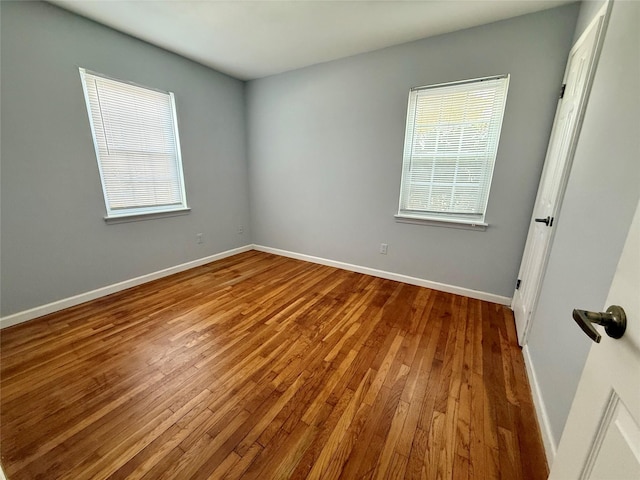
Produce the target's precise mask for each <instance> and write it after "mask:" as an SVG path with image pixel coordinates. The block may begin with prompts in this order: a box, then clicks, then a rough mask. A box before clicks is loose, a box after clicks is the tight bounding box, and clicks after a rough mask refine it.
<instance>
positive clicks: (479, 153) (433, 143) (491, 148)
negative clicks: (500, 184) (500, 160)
mask: <svg viewBox="0 0 640 480" xmlns="http://www.w3.org/2000/svg"><path fill="white" fill-rule="evenodd" d="M508 84H509V77H508V76H500V77H489V78H483V79H479V80H469V81H464V82H456V83H450V84H444V85H434V86H430V87H419V88H413V89H411V91H410V93H409V106H408V111H407V126H406V132H405V142H404V155H403V164H402V183H401V188H400V207H399V211H398V216H399V217H413V218H424V219H434V220H446V221H456V222H460V223H470V224H473V223H483V222H484V216H485V210H486V206H487V201H488V198H489V188H490V186H491V177H492V175H493V166H494V163H495V159H496V153H497V150H498V141H499V139H500V129H501V126H502V117H503V114H504V107H505V102H506V97H507V88H508Z"/></svg>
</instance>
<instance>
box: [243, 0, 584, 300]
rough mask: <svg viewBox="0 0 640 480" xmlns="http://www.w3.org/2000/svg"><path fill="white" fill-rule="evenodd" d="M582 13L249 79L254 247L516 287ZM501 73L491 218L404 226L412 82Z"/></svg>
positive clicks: (477, 285)
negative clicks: (475, 223)
mask: <svg viewBox="0 0 640 480" xmlns="http://www.w3.org/2000/svg"><path fill="white" fill-rule="evenodd" d="M577 15H578V6H577V5H576V4H571V5H568V6H565V7H561V8H558V9H553V10H547V11H544V12H541V13H536V14H531V15H526V16H522V17H518V18H515V19H511V20H506V21H502V22H498V23H494V24H490V25H485V26H482V27H477V28H473V29H468V30H464V31H460V32H455V33H451V34H447V35H442V36H438V37H433V38H429V39H425V40H421V41H417V42H412V43H408V44H404V45H401V46H397V47H392V48H387V49H384V50H379V51H375V52H372V53H367V54H362V55H357V56H354V57H350V58H347V59H343V60H337V61H333V62H329V63H325V64H321V65H317V66H313V67H308V68H304V69H301V70H297V71H293V72H289V73H285V74H281V75H277V76H273V77H268V78H264V79H260V80H256V81H252V82H249V84H248V89H247V94H248V95H247V108H248V142H249V143H248V145H249V165H250V169H249V172H250V186H251V195H252V202H251V205H252V210H251V212H252V226H253V234H254V235H253V239H254V243H257V244H261V245H265V246H269V247H275V248H280V249H285V250H290V251H294V252H298V253H303V254H310V255H315V256H319V257H325V258H329V259H332V260H338V261H344V262H349V263H353V264H357V265H362V266H367V267H371V268H377V269H382V270H386V271H390V272H395V273H400V274H405V275H410V276H415V277H419V278H423V279H427V280H431V281H437V282H443V283H446V284H451V285H455V286H459V287H465V288H470V289H474V290H479V291H484V292H488V293H492V294H497V295H502V296H507V297H510V296H511V295H512V293H513V288H514V284H515V280H516V275H517V272H518V268H519V265H520V259H521V256H522V250H523V246H524V242H525V238H526V234H527V228H528V225H529V219H530V217H531V211H532V208H533V201H534V199H535V194H536V190H537V185H538V181H539V177H540V172H541V169H542V164H543V161H544V157H545V152H546V147H547V142H548V139H549V133H550V129H551V125H552V121H553V117H554V113H555V107H556V104H557V95H558V89H559V86H560V83H561V80H562V76H563V73H564V67H565V64H566V59H567V55H568V52H569V49H570V47H571V39H572V35H573V32H574V26H575V22H576V18H577ZM502 73H509V74H511V83H510V86H509V94H508V100H507V107H506V113H505V120H504V126H503V130H502V138H501V141H500V147H499V151H498V158H497V162H496V168H495V174H494V178H493V186H492V189H491V195H490V198H489V205H488V210H487V221H488V223H489V224H490V225H491V226H490V227H489V228H488V229H487V230H486V231H485V232H479V231H469V230H461V229H452V228H444V227H434V226H423V225H407V224H401V223H396V222H395V220H394V217H393V215H394V214H395V213H397V206H398V196H399V190H400V173H401V168H402V165H401V163H402V149H403V140H404V126H405V116H406V107H407V96H408V92H409V88H411V87H413V86H416V85H428V84H434V83H441V82H449V81H453V80H462V79H468V78H476V77H482V76H487V75H495V74H502ZM381 242H384V243H388V244H389V253H388V255H386V256H384V255H380V254H379V253H378V248H379V244H380V243H381Z"/></svg>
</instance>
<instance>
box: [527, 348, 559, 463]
mask: <svg viewBox="0 0 640 480" xmlns="http://www.w3.org/2000/svg"><path fill="white" fill-rule="evenodd" d="M522 356H523V357H524V365H525V367H526V369H527V376H528V377H529V385H530V386H531V396H532V397H533V406H534V407H535V410H536V414H537V417H538V425H540V432H541V433H542V442H543V443H544V452H545V454H546V456H547V463H548V464H549V468H551V465H553V460H554V459H555V458H556V452H557V450H558V445H557V443H556V441H555V440H554V438H553V432H552V431H551V422H550V421H549V414H548V413H547V407H546V406H545V403H544V399H543V398H542V391H541V390H540V384H539V383H538V377H537V376H536V371H535V369H534V367H533V360H532V359H531V354H530V353H529V347H528V346H527V345H525V346H524V347H522Z"/></svg>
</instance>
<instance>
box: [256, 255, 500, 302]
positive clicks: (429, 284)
mask: <svg viewBox="0 0 640 480" xmlns="http://www.w3.org/2000/svg"><path fill="white" fill-rule="evenodd" d="M253 248H254V250H258V251H259V252H266V253H273V254H274V255H281V256H283V257H289V258H295V259H297V260H304V261H305V262H311V263H319V264H320V265H327V266H329V267H335V268H341V269H342V270H349V271H351V272H357V273H364V274H366V275H372V276H374V277H380V278H384V279H387V280H395V281H396V282H403V283H408V284H410V285H417V286H419V287H426V288H431V289H433V290H439V291H441V292H447V293H453V294H455V295H464V296H465V297H470V298H476V299H478V300H486V301H487V302H493V303H499V304H500V305H511V298H509V297H502V296H500V295H495V294H493V293H487V292H480V291H478V290H471V289H469V288H463V287H457V286H455V285H448V284H446V283H439V282H433V281H431V280H425V279H423V278H416V277H410V276H408V275H401V274H399V273H393V272H387V271H384V270H377V269H375V268H369V267H362V266H360V265H352V264H350V263H344V262H338V261H336V260H329V259H326V258H320V257H314V256H311V255H305V254H303V253H295V252H289V251H287V250H280V249H279V248H271V247H265V246H263V245H254V246H253Z"/></svg>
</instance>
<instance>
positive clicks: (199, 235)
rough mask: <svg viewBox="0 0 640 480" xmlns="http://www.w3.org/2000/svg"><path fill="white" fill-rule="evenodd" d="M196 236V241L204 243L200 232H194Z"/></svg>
mask: <svg viewBox="0 0 640 480" xmlns="http://www.w3.org/2000/svg"><path fill="white" fill-rule="evenodd" d="M196 238H197V239H198V240H197V241H198V243H204V240H203V239H202V234H201V233H197V234H196Z"/></svg>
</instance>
